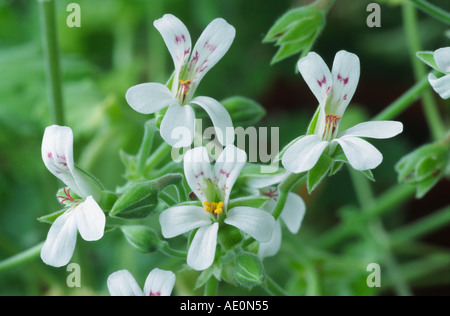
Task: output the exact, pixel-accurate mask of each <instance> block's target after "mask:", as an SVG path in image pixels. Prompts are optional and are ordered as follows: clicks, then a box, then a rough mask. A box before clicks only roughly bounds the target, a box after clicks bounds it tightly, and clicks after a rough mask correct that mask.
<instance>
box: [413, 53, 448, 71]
mask: <svg viewBox="0 0 450 316" xmlns="http://www.w3.org/2000/svg"><path fill="white" fill-rule="evenodd" d="M416 56H417V58H419V59H420V60H421V61H423V62H424V63H425V64H427V65H428V66H430V67H431V68H433V69H435V70H437V71H439V72H442V70H441V69H439V67H438V66H437V64H436V61H435V60H434V53H433V52H430V51H423V52H417V53H416Z"/></svg>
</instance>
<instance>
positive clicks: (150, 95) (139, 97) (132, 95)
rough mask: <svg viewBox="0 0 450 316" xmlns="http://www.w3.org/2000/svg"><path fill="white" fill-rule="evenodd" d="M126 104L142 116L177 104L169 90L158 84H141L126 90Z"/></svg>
mask: <svg viewBox="0 0 450 316" xmlns="http://www.w3.org/2000/svg"><path fill="white" fill-rule="evenodd" d="M125 98H126V99H127V102H128V104H129V105H130V106H131V107H132V108H133V110H135V111H136V112H139V113H142V114H151V113H155V112H157V111H159V110H161V109H163V108H165V107H166V106H169V105H171V104H174V103H177V102H178V101H177V99H175V98H174V97H173V96H172V93H171V92H170V90H169V89H168V88H167V87H166V86H165V85H162V84H160V83H154V82H149V83H141V84H138V85H136V86H133V87H131V88H129V89H128V90H127V93H126V94H125Z"/></svg>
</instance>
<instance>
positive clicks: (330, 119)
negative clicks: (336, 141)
mask: <svg viewBox="0 0 450 316" xmlns="http://www.w3.org/2000/svg"><path fill="white" fill-rule="evenodd" d="M341 119H342V116H338V115H336V114H327V115H326V117H325V122H326V123H325V130H324V131H323V135H322V139H323V140H328V141H330V140H332V139H333V138H334V137H335V136H336V132H337V127H338V125H339V121H340V120H341Z"/></svg>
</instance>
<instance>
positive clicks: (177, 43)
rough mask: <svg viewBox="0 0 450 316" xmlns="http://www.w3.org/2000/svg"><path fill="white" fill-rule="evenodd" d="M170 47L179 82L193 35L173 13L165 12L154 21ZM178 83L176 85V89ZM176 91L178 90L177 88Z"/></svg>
mask: <svg viewBox="0 0 450 316" xmlns="http://www.w3.org/2000/svg"><path fill="white" fill-rule="evenodd" d="M153 25H154V26H155V27H156V29H157V30H158V31H159V33H160V34H161V36H162V37H163V39H164V42H165V43H166V46H167V48H168V49H169V52H170V55H171V56H172V60H173V63H174V66H175V77H174V82H176V83H177V82H178V80H179V75H180V71H181V69H182V68H183V65H185V64H186V63H187V61H188V58H189V56H190V54H191V45H192V43H191V36H190V34H189V31H188V29H187V28H186V26H185V25H184V24H183V22H181V21H180V20H179V19H178V18H177V17H175V16H173V15H172V14H165V15H164V16H163V17H162V18H160V19H158V20H156V21H155V22H153ZM176 86H177V85H174V89H176ZM175 91H176V90H175Z"/></svg>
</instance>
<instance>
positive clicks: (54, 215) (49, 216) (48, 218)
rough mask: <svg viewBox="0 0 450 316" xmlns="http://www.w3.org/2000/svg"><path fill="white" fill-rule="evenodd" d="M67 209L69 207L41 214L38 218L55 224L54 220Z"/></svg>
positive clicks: (42, 221)
mask: <svg viewBox="0 0 450 316" xmlns="http://www.w3.org/2000/svg"><path fill="white" fill-rule="evenodd" d="M66 211H67V209H63V210H59V211H56V212H54V213H51V214H47V215H44V216H41V217H39V218H38V219H37V220H38V221H40V222H41V223H47V224H53V223H54V221H56V219H57V218H58V217H60V216H61V215H63V214H64V213H65V212H66Z"/></svg>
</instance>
